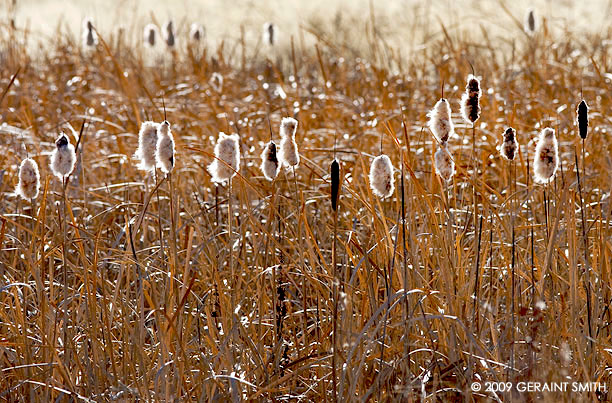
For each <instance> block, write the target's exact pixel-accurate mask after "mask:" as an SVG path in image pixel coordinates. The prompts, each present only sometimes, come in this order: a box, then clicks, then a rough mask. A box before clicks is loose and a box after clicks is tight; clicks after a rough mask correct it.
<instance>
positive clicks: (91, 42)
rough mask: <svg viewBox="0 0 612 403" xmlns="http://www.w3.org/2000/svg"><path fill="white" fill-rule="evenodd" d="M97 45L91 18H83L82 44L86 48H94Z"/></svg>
mask: <svg viewBox="0 0 612 403" xmlns="http://www.w3.org/2000/svg"><path fill="white" fill-rule="evenodd" d="M97 45H98V35H97V34H96V32H95V31H94V29H93V24H92V22H91V19H89V18H85V19H84V20H83V46H84V47H88V48H94V47H96V46H97Z"/></svg>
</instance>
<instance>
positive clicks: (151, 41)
mask: <svg viewBox="0 0 612 403" xmlns="http://www.w3.org/2000/svg"><path fill="white" fill-rule="evenodd" d="M158 37H159V30H158V29H157V25H155V24H147V25H146V26H145V28H144V43H145V45H146V46H147V47H149V48H154V47H155V45H156V44H157V38H158Z"/></svg>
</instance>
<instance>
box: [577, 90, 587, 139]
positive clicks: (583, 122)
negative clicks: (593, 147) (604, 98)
mask: <svg viewBox="0 0 612 403" xmlns="http://www.w3.org/2000/svg"><path fill="white" fill-rule="evenodd" d="M577 112H578V129H579V130H580V137H581V138H582V139H583V140H584V139H586V138H587V129H588V127H589V107H588V105H587V103H586V101H585V100H584V99H583V100H582V101H581V102H580V103H579V104H578V109H577Z"/></svg>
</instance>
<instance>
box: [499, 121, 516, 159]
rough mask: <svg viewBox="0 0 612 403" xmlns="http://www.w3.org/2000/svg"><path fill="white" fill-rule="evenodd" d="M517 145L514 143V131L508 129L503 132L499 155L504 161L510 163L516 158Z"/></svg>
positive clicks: (510, 128)
mask: <svg viewBox="0 0 612 403" xmlns="http://www.w3.org/2000/svg"><path fill="white" fill-rule="evenodd" d="M517 150H518V143H517V141H516V130H514V129H513V128H512V127H509V128H507V129H506V131H505V132H504V142H503V143H502V145H501V149H500V152H501V155H502V157H504V158H505V159H507V160H509V161H512V160H513V159H514V158H515V157H516V152H517Z"/></svg>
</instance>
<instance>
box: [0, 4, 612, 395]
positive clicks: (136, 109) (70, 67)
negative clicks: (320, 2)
mask: <svg viewBox="0 0 612 403" xmlns="http://www.w3.org/2000/svg"><path fill="white" fill-rule="evenodd" d="M361 3H363V4H362V6H363V7H362V9H361V10H358V9H357V10H356V9H353V10H352V11H351V12H350V13H348V12H347V13H346V15H344V14H343V13H341V12H336V9H335V8H333V7H330V13H327V14H326V13H325V12H322V11H321V10H318V11H317V12H316V13H315V11H313V10H309V9H307V8H304V9H300V7H295V9H292V10H293V11H292V12H293V14H291V15H293V16H295V15H297V14H303V15H301V17H302V18H303V20H300V21H296V24H291V22H290V19H284V20H283V15H282V9H279V10H276V12H270V13H271V15H272V18H273V19H275V20H276V19H277V20H279V26H280V28H281V32H284V33H285V35H284V37H283V38H282V40H281V42H280V43H279V44H277V45H275V46H267V45H266V44H265V43H262V40H261V38H262V35H261V24H262V23H263V22H264V21H266V19H267V18H266V17H267V15H266V11H265V10H267V8H266V7H264V8H262V9H261V10H260V11H259V12H258V13H254V14H253V15H254V17H253V15H246V14H245V15H244V16H242V17H243V18H244V20H245V21H247V23H246V24H245V25H242V26H241V25H240V18H241V15H240V12H239V11H233V13H234V14H232V17H231V19H230V18H229V17H228V20H227V22H226V23H225V24H223V23H222V22H224V20H219V18H223V17H222V16H221V17H219V18H216V19H214V21H215V22H214V23H212V26H213V29H210V30H209V31H208V36H207V40H206V41H205V43H204V44H201V45H193V44H190V43H189V42H188V41H187V40H186V35H187V32H188V27H189V24H190V23H191V22H193V21H194V20H195V19H196V16H200V15H201V14H200V13H202V12H201V11H195V10H194V11H193V14H190V13H189V8H188V6H185V5H183V6H182V7H183V8H182V9H181V10H182V11H181V12H179V11H177V14H176V16H175V26H176V27H177V38H178V41H177V43H178V46H177V47H175V48H173V49H169V48H167V47H166V46H165V44H164V43H159V42H158V44H157V46H156V49H155V50H150V49H147V48H146V47H145V46H144V45H143V43H142V41H141V37H142V31H143V28H144V25H145V23H148V22H149V21H150V20H151V16H150V15H149V14H147V13H142V12H139V14H138V15H139V17H134V18H133V21H134V25H133V26H131V25H129V24H128V22H126V23H125V24H120V25H121V26H122V27H123V28H124V30H123V31H121V32H120V31H119V30H118V29H115V28H113V26H112V24H111V23H110V22H109V18H113V16H114V15H115V12H114V11H113V12H112V13H107V15H106V18H104V19H103V18H102V17H101V16H100V14H101V13H103V12H104V11H96V10H103V7H102V6H101V5H98V6H96V7H100V8H99V9H98V8H94V9H93V10H94V11H95V15H94V18H95V19H94V25H95V20H96V19H98V20H101V25H100V26H101V27H100V28H99V30H98V32H99V35H100V41H99V43H98V45H97V46H96V47H95V48H94V49H86V48H85V47H84V46H83V45H82V44H81V39H80V35H81V30H80V23H81V22H80V19H81V17H82V16H81V15H77V14H78V12H72V13H69V16H68V17H65V18H66V19H67V20H70V18H72V20H70V21H74V20H75V19H76V20H77V24H79V25H78V26H77V27H76V28H75V27H74V24H73V25H72V27H73V28H72V29H65V27H64V26H63V25H57V24H50V23H48V22H47V25H46V26H45V27H44V30H45V32H44V34H42V36H39V35H41V34H40V32H39V31H37V30H35V29H33V28H34V27H33V26H31V25H37V24H36V23H34V24H32V22H35V21H39V20H40V18H41V17H40V16H48V14H45V10H52V9H56V8H57V6H56V7H55V8H53V7H52V6H49V4H47V2H43V3H41V9H40V10H39V13H38V14H40V15H38V14H36V16H35V18H34V17H32V19H31V20H30V24H29V25H28V24H26V23H25V22H24V21H26V19H25V18H23V13H27V12H30V13H31V14H33V12H32V11H31V10H32V7H34V6H33V5H32V3H31V2H25V4H26V5H25V6H24V7H25V8H26V10H30V11H23V10H22V11H19V8H17V11H15V14H10V13H6V15H7V16H9V17H10V16H11V15H13V16H17V17H16V20H15V21H14V22H15V23H14V26H11V23H10V21H9V19H8V18H6V17H5V16H3V20H2V22H1V23H0V65H1V66H2V68H1V69H0V114H1V123H0V155H2V157H1V158H0V194H1V197H2V202H1V203H0V372H1V373H0V399H1V400H6V401H52V400H56V399H58V401H71V400H74V401H79V400H91V401H113V400H121V401H125V400H127V401H136V400H141V399H143V400H146V401H149V400H155V401H158V400H159V401H190V400H194V401H230V400H231V401H238V400H250V401H295V400H303V401H312V400H317V401H325V402H327V401H335V400H341V401H357V400H358V401H464V400H466V401H488V400H491V401H559V400H561V401H568V400H573V401H590V400H598V399H600V400H606V399H612V392H610V391H609V390H608V391H605V390H604V389H605V387H607V388H612V379H611V378H610V368H611V367H612V346H611V344H612V340H611V336H612V329H611V328H610V325H611V323H612V312H610V302H611V300H612V289H611V283H610V281H611V279H610V275H611V274H610V271H611V269H612V265H611V263H612V224H611V223H610V220H611V218H612V217H611V213H612V205H611V203H610V200H611V199H610V192H611V190H612V174H611V172H612V160H611V159H610V151H611V149H612V141H611V140H610V133H612V120H611V118H610V116H609V115H608V113H609V111H610V110H611V107H612V103H611V100H610V91H611V89H612V55H611V48H610V47H611V45H612V28H611V27H610V26H609V24H605V23H604V21H605V19H606V18H607V17H609V16H610V8H609V4H606V3H605V2H603V1H602V2H597V3H594V5H593V6H592V7H590V8H589V9H588V10H577V9H576V6H575V5H574V6H571V5H566V4H563V2H562V4H561V5H559V6H558V7H555V6H553V5H551V4H549V3H543V2H542V3H541V4H540V3H538V4H540V5H541V6H542V7H541V8H540V9H536V13H537V16H538V24H537V29H536V31H535V32H534V33H533V34H528V33H527V32H526V31H524V29H523V19H524V14H525V11H526V7H522V5H519V6H517V5H514V6H513V7H510V8H507V7H506V6H504V5H503V4H502V3H487V4H486V5H484V6H483V7H482V11H478V10H476V9H475V8H474V9H469V8H460V7H459V6H457V5H456V4H454V2H449V3H453V4H452V5H449V7H448V8H447V9H446V10H445V11H444V12H443V13H442V12H441V13H442V14H438V13H437V12H436V9H435V7H434V8H428V7H427V6H422V5H420V4H419V3H414V4H413V3H410V4H404V3H393V6H392V7H391V6H390V7H389V9H386V10H383V9H381V8H380V6H374V5H370V4H368V3H367V2H360V4H361ZM94 4H97V3H94ZM342 4H344V3H337V6H338V10H342V8H341V7H342ZM398 4H399V5H398ZM465 5H466V7H469V6H470V5H471V3H470V2H467V1H466V2H465ZM45 7H46V8H45ZM75 7H76V9H77V10H84V11H83V13H84V14H87V13H88V12H92V10H88V9H85V8H78V7H77V6H75ZM268 7H269V8H270V9H273V8H274V7H273V6H268ZM432 7H433V6H432ZM436 7H440V8H441V9H442V8H444V7H442V6H441V5H437V6H436ZM9 8H10V7H9ZM7 9H8V8H7ZM127 9H130V8H129V7H127ZM402 10H403V11H402ZM410 10H413V11H410ZM418 10H421V11H418ZM453 10H461V12H458V13H456V14H454V13H453ZM310 11H312V15H311V14H308V13H307V12H310ZM393 12H396V13H397V21H395V20H394V15H393ZM410 12H414V14H410ZM419 12H421V13H420V14H418V13H419ZM19 13H22V14H19ZM215 13H217V14H219V13H220V12H219V11H218V10H216V11H215ZM236 13H237V14H236ZM287 13H289V11H287ZM479 13H482V14H479ZM547 13H551V14H547ZM153 14H154V13H152V14H151V15H153ZM217 14H214V13H213V15H217ZM411 15H412V17H413V18H411ZM417 17H419V18H417ZM48 18H49V20H53V18H51V16H48ZM157 18H159V20H157V19H156V22H157V23H159V24H160V25H161V24H162V23H163V22H165V18H163V14H162V12H159V13H158V14H157ZM591 18H592V19H591ZM202 19H203V21H202ZM202 19H200V20H198V21H201V22H203V23H206V18H202ZM210 19H211V20H212V19H213V18H212V17H210ZM260 20H261V21H260ZM220 21H221V22H220ZM288 21H289V22H288ZM411 21H413V22H412V24H411ZM22 22H23V24H22ZM66 23H67V21H66ZM402 24H403V25H402ZM408 24H411V25H408ZM400 25H401V27H402V28H401V29H399V26H400ZM230 26H231V27H232V28H233V31H232V32H227V31H228V30H229V28H228V27H230ZM96 27H97V25H96ZM214 27H217V28H214ZM291 27H293V28H291ZM403 35H405V38H407V39H406V41H405V42H402V40H401V38H402V37H403ZM471 66H472V67H471ZM472 68H473V71H474V73H475V75H476V76H477V77H479V78H480V80H481V87H482V94H481V95H482V96H481V100H480V106H481V108H482V114H481V116H480V118H479V119H478V120H477V121H476V123H475V125H473V126H472V124H471V123H466V122H465V121H464V119H463V118H462V116H461V115H460V113H459V105H460V99H461V96H462V94H463V93H464V92H465V86H466V80H467V77H468V74H469V73H471V72H472ZM15 75H16V76H15ZM219 77H222V82H221V83H220V82H219ZM442 91H443V96H444V97H445V98H447V99H448V100H449V102H450V106H451V108H452V112H453V113H452V119H453V122H454V124H455V132H456V134H457V135H456V136H455V137H453V138H451V139H450V140H449V145H448V149H449V151H450V152H451V154H452V156H453V159H454V163H455V168H456V172H455V174H454V176H453V178H452V180H451V181H450V182H448V183H447V182H445V181H443V180H441V179H440V177H439V176H438V175H436V172H435V169H434V153H435V152H436V150H437V149H438V145H437V143H436V139H435V138H434V137H433V136H432V134H431V132H430V130H429V129H428V127H427V121H428V118H427V112H428V111H429V110H430V109H431V108H432V107H433V106H434V104H435V103H436V102H437V101H438V99H440V97H442ZM581 99H584V100H586V102H587V103H588V105H589V107H590V110H589V128H588V137H587V138H586V140H585V141H582V140H581V138H580V136H579V135H578V127H577V125H576V107H577V105H578V103H579V102H580V101H581ZM165 115H166V116H167V120H168V121H169V122H170V124H171V128H172V131H173V134H174V140H175V142H176V154H175V162H176V163H175V166H174V169H173V170H172V172H171V174H169V175H165V174H164V173H162V171H161V170H159V169H157V170H156V171H155V174H153V173H148V172H145V171H142V170H139V169H138V162H139V161H138V160H137V159H136V158H135V157H134V153H135V151H136V149H137V147H138V132H139V128H140V125H141V124H142V122H144V121H146V120H154V121H156V122H161V121H163V120H164V116H165ZM289 116H290V117H294V118H295V119H297V121H298V122H299V125H298V128H297V135H296V140H297V144H298V147H299V153H300V159H301V160H300V164H299V165H298V166H297V167H296V168H294V169H287V170H285V169H282V170H281V172H280V174H279V175H278V177H277V178H276V179H275V180H274V181H272V182H271V181H268V180H266V179H265V178H264V176H263V174H262V172H261V170H260V168H259V166H260V163H261V159H260V155H261V153H262V150H263V147H264V146H265V144H266V143H267V142H268V141H269V140H270V136H272V138H273V139H274V141H275V142H276V143H277V144H278V142H279V140H280V138H279V126H280V122H281V119H282V118H283V117H289ZM509 126H512V127H514V128H515V129H516V131H517V140H518V142H519V144H520V148H519V151H518V153H517V157H516V159H515V160H514V162H509V161H507V160H505V159H503V158H502V157H501V156H500V152H499V146H500V144H501V142H502V140H503V136H502V135H503V133H504V131H505V130H506V128H507V127H509ZM545 127H551V128H553V129H554V130H555V132H556V136H557V139H558V141H559V159H560V167H559V169H558V171H557V172H556V175H555V176H554V179H553V180H552V181H551V182H550V183H548V184H538V183H534V179H533V174H534V167H533V164H534V155H535V147H536V140H537V137H538V134H539V133H540V132H541V131H542V129H543V128H545ZM61 131H63V132H65V133H66V134H67V135H68V137H69V140H70V142H71V143H72V144H74V145H77V144H78V147H77V163H76V167H75V169H74V171H73V172H72V174H71V176H70V178H69V180H67V182H66V186H65V187H64V186H63V184H62V180H60V179H58V178H57V177H55V176H53V174H52V172H51V169H50V167H49V156H50V154H51V153H52V152H53V150H54V149H55V144H54V142H55V140H56V139H57V138H58V136H59V133H60V132H61ZM220 131H223V132H225V133H228V134H229V133H237V134H238V135H239V138H240V154H241V158H242V162H241V166H240V169H239V170H238V173H237V174H236V175H235V176H234V177H233V178H232V179H231V182H228V181H226V182H222V183H214V182H212V181H211V175H210V173H209V172H208V170H207V166H208V165H209V164H210V163H211V162H212V161H213V160H214V159H215V155H214V151H213V150H214V146H215V142H216V140H217V136H218V134H219V132H220ZM382 153H384V154H386V155H388V156H389V158H390V159H391V162H392V164H393V167H394V179H395V188H394V190H393V193H392V194H391V196H390V197H388V198H379V197H377V196H376V195H374V193H373V192H372V189H371V187H370V184H369V179H368V173H369V171H370V164H371V163H372V160H373V159H374V157H377V156H379V155H380V154H382ZM28 156H29V157H30V158H33V159H34V160H35V161H36V162H37V163H38V166H39V169H40V175H41V191H40V194H39V195H38V197H37V198H36V199H35V200H33V201H30V200H23V199H20V198H19V197H17V196H16V195H15V194H14V193H15V188H16V186H17V183H18V181H19V164H20V163H21V161H22V160H23V159H24V158H26V157H28ZM334 158H336V159H337V160H338V161H339V163H340V183H341V188H340V198H339V203H338V210H337V212H335V211H334V210H333V209H332V204H331V195H330V192H331V177H330V166H331V163H332V161H333V160H334ZM335 234H337V235H335ZM334 346H335V348H334ZM474 382H476V383H478V384H479V385H481V386H482V389H481V390H479V391H475V390H474V388H473V387H472V384H473V383H474ZM485 382H499V383H496V384H495V385H496V388H497V389H495V390H494V391H491V390H486V388H485V386H486V385H487V384H486V383H485ZM520 382H523V383H525V382H532V383H533V384H535V383H541V384H544V383H546V384H549V385H550V384H551V383H553V382H556V383H560V382H569V383H570V386H568V391H566V392H560V391H555V392H549V391H534V392H526V391H518V390H517V385H519V383H520ZM572 382H579V383H584V382H595V383H597V382H598V383H600V384H599V386H593V387H591V388H590V389H589V390H588V391H585V392H575V393H572V392H571V389H572V386H571V383H572ZM510 384H512V385H513V390H514V392H510V391H507V390H506V389H505V388H506V387H507V385H510ZM603 384H605V387H604V388H602V387H600V386H601V385H603ZM523 385H524V384H523Z"/></svg>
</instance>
